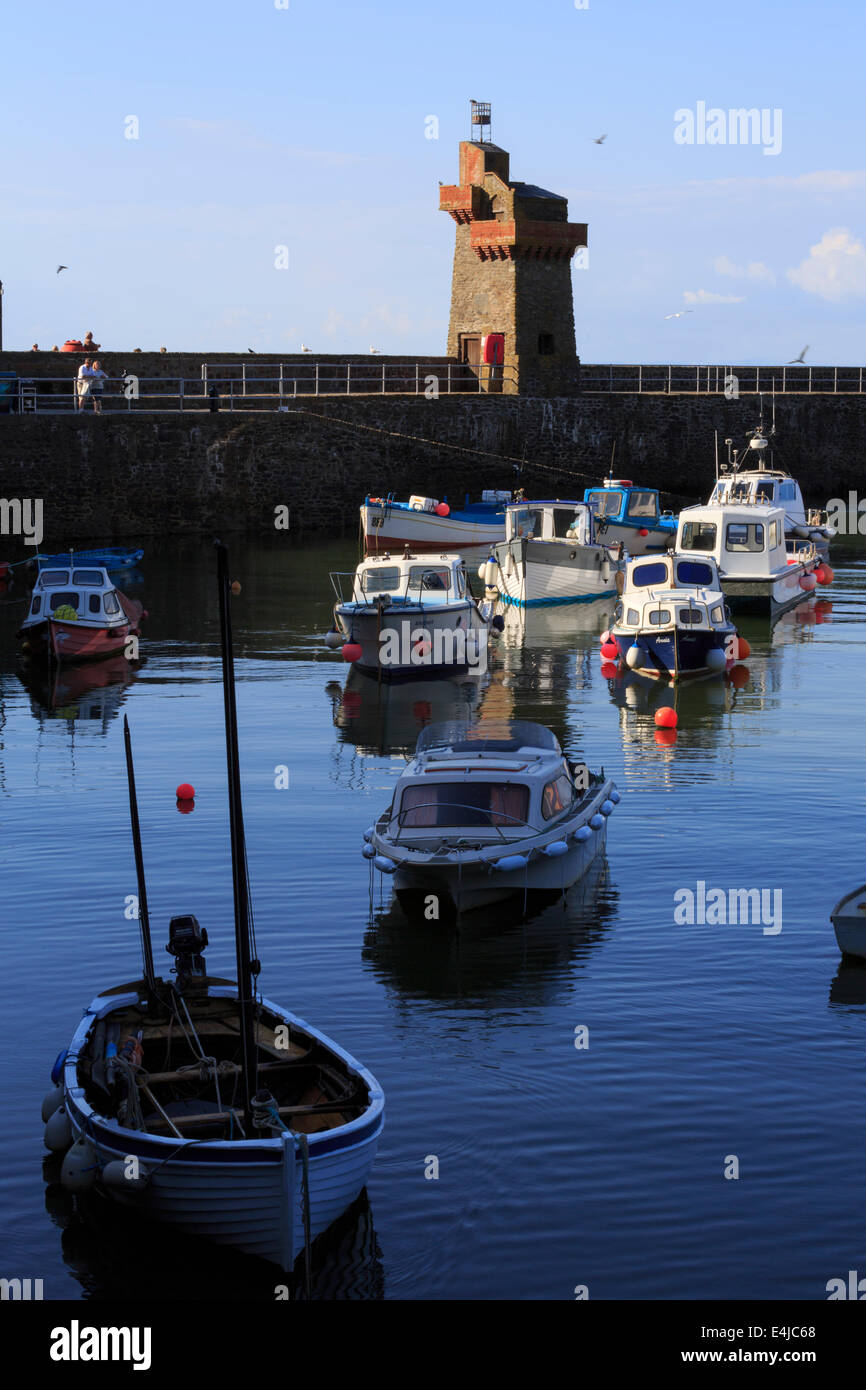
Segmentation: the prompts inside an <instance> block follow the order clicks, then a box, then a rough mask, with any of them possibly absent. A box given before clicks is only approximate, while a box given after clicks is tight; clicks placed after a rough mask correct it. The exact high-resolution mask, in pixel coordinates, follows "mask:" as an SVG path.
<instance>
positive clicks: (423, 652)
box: [325, 548, 502, 680]
mask: <svg viewBox="0 0 866 1390" xmlns="http://www.w3.org/2000/svg"><path fill="white" fill-rule="evenodd" d="M331 583H332V585H333V587H334V592H335V594H336V596H337V602H336V604H335V605H334V626H333V628H332V629H331V631H330V632H329V633H327V634H326V636H325V643H326V645H327V646H329V647H332V648H337V647H339V648H341V650H342V653H343V659H344V660H345V661H350V662H352V663H353V664H357V666H358V667H359V669H360V670H362V671H368V672H373V673H374V674H376V675H377V677H381V678H383V679H386V680H399V679H406V678H421V679H424V678H426V677H429V676H430V675H431V674H436V673H442V674H448V675H462V674H465V673H467V672H470V671H471V672H473V673H477V674H483V672H484V671H486V669H487V639H488V635H489V632H490V629H491V627H492V626H493V625H494V622H495V624H496V628H499V627H501V625H502V620H501V618H499V619H494V613H493V608H494V605H493V603H492V602H491V601H489V600H481V601H480V602H479V601H476V599H474V598H473V596H472V594H471V591H470V588H469V582H468V579H467V575H466V567H465V565H464V563H463V558H462V556H460V555H456V554H453V553H452V554H447V553H446V554H443V555H437V556H429V555H428V556H424V557H423V558H419V556H417V555H414V554H410V553H409V550H408V548H407V550H406V551H405V552H404V554H403V555H402V556H396V555H395V556H392V555H390V554H385V555H369V556H368V557H367V559H366V560H362V562H361V564H360V565H359V566H358V568H357V569H356V571H355V573H354V574H350V573H336V572H335V573H332V574H331ZM494 630H495V629H494Z"/></svg>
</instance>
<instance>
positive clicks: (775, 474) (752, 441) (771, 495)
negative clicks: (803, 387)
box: [709, 397, 837, 556]
mask: <svg viewBox="0 0 866 1390" xmlns="http://www.w3.org/2000/svg"><path fill="white" fill-rule="evenodd" d="M775 435H776V420H775V409H774V412H773V423H772V425H771V427H770V431H769V437H768V435H767V433H766V432H765V430H764V423H763V397H762V399H761V421H760V423H759V424H758V425H757V426H756V427H755V428H754V429H753V430H750V431H749V433H748V435H747V436H746V438H747V439H748V445H747V447H746V449H745V450H740V449H734V448H733V440H732V439H727V440H725V443H726V445H727V448H728V461H727V463H723V464H722V466H721V475H720V476H718V477H717V478H716V485H715V487H714V488H713V491H712V492H711V494H710V497H709V501H710V503H719V504H722V503H736V502H745V503H756V502H766V503H769V504H770V505H773V506H780V507H783V508H784V512H785V537H786V540H787V541H789V542H791V543H794V544H795V543H796V542H799V541H811V542H812V544H813V545H814V546H815V549H816V550H817V552H818V554H819V555H823V556H826V555H827V554H828V553H829V549H830V542H831V541H832V540H834V539H835V537H836V535H837V532H836V529H835V527H833V526H831V525H830V524H829V521H828V518H827V512H826V511H821V510H819V509H816V508H809V510H808V511H807V510H806V506H805V504H804V502H803V494H802V493H801V491H800V484H799V483H798V482H797V480H796V478H792V477H791V475H790V473H789V472H788V471H787V469H786V468H783V467H781V466H780V465H779V464H777V462H776V457H775V450H774V448H773V444H772V441H773V440H774V439H775ZM768 458H769V462H768Z"/></svg>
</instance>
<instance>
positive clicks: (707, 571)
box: [610, 554, 737, 680]
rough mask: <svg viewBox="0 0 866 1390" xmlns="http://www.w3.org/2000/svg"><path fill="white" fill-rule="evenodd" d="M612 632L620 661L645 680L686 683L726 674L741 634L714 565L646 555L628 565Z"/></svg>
mask: <svg viewBox="0 0 866 1390" xmlns="http://www.w3.org/2000/svg"><path fill="white" fill-rule="evenodd" d="M615 618H616V621H615V622H614V625H613V627H612V628H611V629H610V640H611V641H612V642H614V643H615V645H616V648H617V651H618V653H619V656H620V659H621V660H622V661H624V662H625V664H626V666H627V667H628V668H629V670H632V671H635V672H637V673H638V674H640V675H642V676H661V677H667V678H669V679H670V680H681V679H682V678H683V677H684V676H706V675H710V674H714V673H715V674H718V673H720V672H722V671H724V670H725V668H726V666H727V664H728V661H729V660H730V661H733V659H734V654H735V653H734V642H733V639H735V638H736V635H737V630H736V628H735V627H734V624H733V623H732V622H731V619H730V614H729V611H728V609H727V607H726V605H725V596H724V594H723V593H722V586H721V580H720V579H719V572H718V569H717V568H716V564H715V561H714V560H712V559H709V558H705V557H701V558H700V559H697V558H692V557H691V556H684V555H676V554H673V555H659V556H653V557H650V556H641V557H638V558H637V559H635V560H630V561H629V563H628V564H627V565H626V570H625V584H624V586H623V591H622V597H621V599H620V601H619V603H618V604H617V606H616V611H615Z"/></svg>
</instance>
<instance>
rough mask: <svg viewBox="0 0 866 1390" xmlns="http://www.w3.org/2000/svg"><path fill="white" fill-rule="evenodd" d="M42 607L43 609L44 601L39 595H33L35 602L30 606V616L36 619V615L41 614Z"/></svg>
mask: <svg viewBox="0 0 866 1390" xmlns="http://www.w3.org/2000/svg"><path fill="white" fill-rule="evenodd" d="M41 607H42V599H41V598H40V596H39V594H34V595H33V602H32V603H31V605H30V616H31V617H35V615H36V614H37V613H38V612H39V610H40V608H41Z"/></svg>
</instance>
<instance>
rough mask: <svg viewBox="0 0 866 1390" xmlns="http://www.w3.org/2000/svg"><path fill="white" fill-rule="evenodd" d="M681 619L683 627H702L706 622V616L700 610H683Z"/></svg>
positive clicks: (680, 613)
mask: <svg viewBox="0 0 866 1390" xmlns="http://www.w3.org/2000/svg"><path fill="white" fill-rule="evenodd" d="M679 619H680V623H681V624H682V626H683V627H689V626H692V627H700V625H701V623H702V622H703V621H704V615H703V611H702V610H701V609H700V608H681V609H680V610H679Z"/></svg>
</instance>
